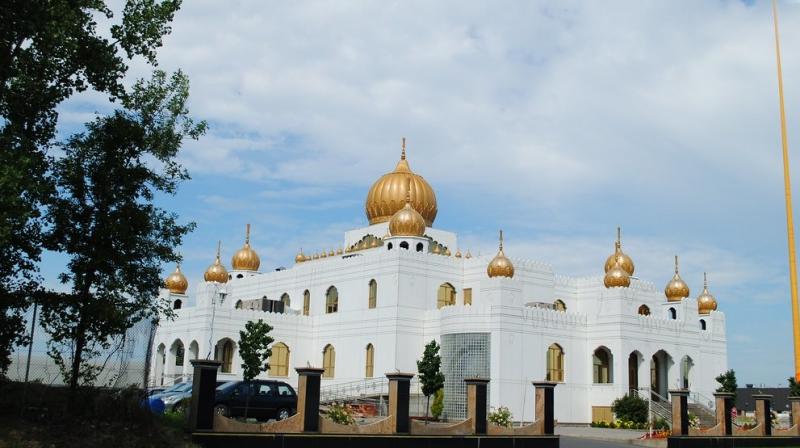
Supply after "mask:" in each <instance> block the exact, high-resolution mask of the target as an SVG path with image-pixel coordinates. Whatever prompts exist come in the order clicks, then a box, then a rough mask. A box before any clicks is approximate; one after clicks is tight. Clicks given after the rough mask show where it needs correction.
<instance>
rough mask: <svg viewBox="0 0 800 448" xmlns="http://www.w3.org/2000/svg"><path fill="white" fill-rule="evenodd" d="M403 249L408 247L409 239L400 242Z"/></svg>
mask: <svg viewBox="0 0 800 448" xmlns="http://www.w3.org/2000/svg"><path fill="white" fill-rule="evenodd" d="M400 248H401V249H408V241H401V242H400Z"/></svg>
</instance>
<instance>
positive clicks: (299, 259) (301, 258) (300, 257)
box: [294, 247, 306, 263]
mask: <svg viewBox="0 0 800 448" xmlns="http://www.w3.org/2000/svg"><path fill="white" fill-rule="evenodd" d="M305 261H306V256H305V255H304V254H303V248H302V247H301V248H300V252H298V253H297V256H295V257H294V262H295V263H303V262H305Z"/></svg>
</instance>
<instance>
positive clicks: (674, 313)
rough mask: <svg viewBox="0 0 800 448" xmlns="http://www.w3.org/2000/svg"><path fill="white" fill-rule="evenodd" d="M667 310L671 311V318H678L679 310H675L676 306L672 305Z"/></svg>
mask: <svg viewBox="0 0 800 448" xmlns="http://www.w3.org/2000/svg"><path fill="white" fill-rule="evenodd" d="M667 311H669V318H670V319H672V320H675V319H677V318H678V312H677V311H676V310H675V308H672V307H670V309H669V310H667Z"/></svg>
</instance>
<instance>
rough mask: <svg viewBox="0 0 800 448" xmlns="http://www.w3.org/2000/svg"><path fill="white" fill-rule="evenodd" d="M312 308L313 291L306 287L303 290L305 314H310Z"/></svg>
mask: <svg viewBox="0 0 800 448" xmlns="http://www.w3.org/2000/svg"><path fill="white" fill-rule="evenodd" d="M310 309H311V293H310V292H308V290H307V289H306V290H305V292H303V316H308V312H309V310H310Z"/></svg>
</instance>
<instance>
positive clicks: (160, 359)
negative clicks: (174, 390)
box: [153, 344, 167, 386]
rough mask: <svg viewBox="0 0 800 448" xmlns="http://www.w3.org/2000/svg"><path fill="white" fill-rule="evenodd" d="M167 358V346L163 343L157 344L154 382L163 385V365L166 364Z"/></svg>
mask: <svg viewBox="0 0 800 448" xmlns="http://www.w3.org/2000/svg"><path fill="white" fill-rule="evenodd" d="M166 360H167V347H166V346H165V345H164V344H158V348H157V349H156V359H155V361H156V363H155V364H156V368H155V372H153V373H154V374H155V375H154V378H156V384H158V385H160V386H163V385H164V365H165V364H166Z"/></svg>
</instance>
